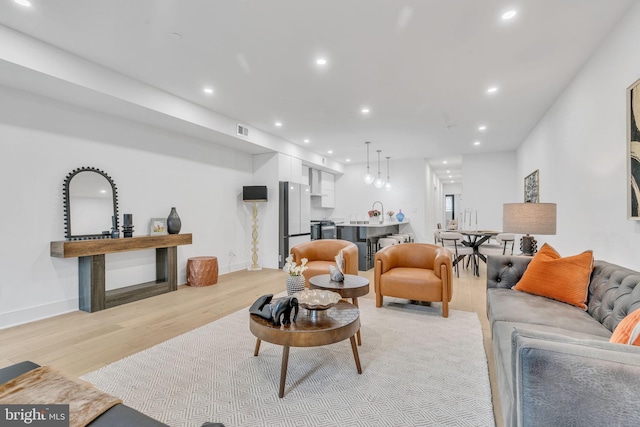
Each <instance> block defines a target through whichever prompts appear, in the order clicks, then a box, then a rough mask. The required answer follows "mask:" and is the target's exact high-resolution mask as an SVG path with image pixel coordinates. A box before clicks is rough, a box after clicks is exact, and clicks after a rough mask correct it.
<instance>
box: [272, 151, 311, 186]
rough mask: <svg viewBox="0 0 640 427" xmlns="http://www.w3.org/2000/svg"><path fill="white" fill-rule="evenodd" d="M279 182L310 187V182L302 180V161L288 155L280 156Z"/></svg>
mask: <svg viewBox="0 0 640 427" xmlns="http://www.w3.org/2000/svg"><path fill="white" fill-rule="evenodd" d="M278 180H279V181H288V182H295V183H296V184H306V185H308V184H309V182H308V180H305V181H303V179H302V160H301V159H298V158H297V157H291V156H288V155H286V154H282V153H280V154H278Z"/></svg>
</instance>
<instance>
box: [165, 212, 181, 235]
mask: <svg viewBox="0 0 640 427" xmlns="http://www.w3.org/2000/svg"><path fill="white" fill-rule="evenodd" d="M181 227H182V221H180V217H179V216H178V212H176V208H171V213H170V214H169V217H168V218H167V232H168V233H169V234H178V233H179V232H180V228H181Z"/></svg>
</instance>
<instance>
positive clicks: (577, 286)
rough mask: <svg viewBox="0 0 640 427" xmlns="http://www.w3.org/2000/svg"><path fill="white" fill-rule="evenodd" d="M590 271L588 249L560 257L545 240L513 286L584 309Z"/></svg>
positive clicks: (590, 263)
mask: <svg viewBox="0 0 640 427" xmlns="http://www.w3.org/2000/svg"><path fill="white" fill-rule="evenodd" d="M592 270H593V253H592V252H591V251H585V252H583V253H581V254H578V255H574V256H569V257H565V258H562V257H561V256H560V254H559V253H558V252H557V251H556V250H555V249H553V248H552V247H551V246H550V245H548V244H546V243H545V244H544V245H543V246H542V249H540V251H539V252H538V253H537V254H536V255H535V256H534V257H533V259H532V260H531V262H530V263H529V266H528V267H527V270H526V271H525V272H524V274H523V276H522V279H520V281H519V282H518V283H517V284H516V286H515V287H514V288H513V289H515V290H517V291H523V292H528V293H530V294H534V295H541V296H544V297H547V298H552V299H555V300H557V301H562V302H566V303H567V304H571V305H575V306H576V307H580V308H581V309H583V310H586V309H587V305H586V302H587V294H588V288H589V281H590V279H591V271H592Z"/></svg>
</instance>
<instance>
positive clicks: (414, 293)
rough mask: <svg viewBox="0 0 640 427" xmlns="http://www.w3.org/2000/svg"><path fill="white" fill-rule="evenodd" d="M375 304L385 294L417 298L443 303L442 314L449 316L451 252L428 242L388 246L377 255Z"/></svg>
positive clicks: (451, 278)
mask: <svg viewBox="0 0 640 427" xmlns="http://www.w3.org/2000/svg"><path fill="white" fill-rule="evenodd" d="M374 263H375V276H374V285H375V290H376V307H381V306H382V298H383V296H384V295H386V296H389V297H396V298H407V299H410V300H417V301H435V302H442V316H443V317H449V302H450V301H451V296H452V294H453V287H452V281H453V270H452V267H451V252H449V250H448V249H447V248H443V247H442V246H438V245H431V244H428V243H405V244H402V245H394V246H387V247H386V248H384V249H382V250H380V251H378V252H377V253H376V256H375V261H374Z"/></svg>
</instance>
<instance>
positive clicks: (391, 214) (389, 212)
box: [387, 211, 395, 218]
mask: <svg viewBox="0 0 640 427" xmlns="http://www.w3.org/2000/svg"><path fill="white" fill-rule="evenodd" d="M394 214H395V212H394V211H388V212H387V215H389V218H391V217H392V216H393V215H394Z"/></svg>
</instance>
